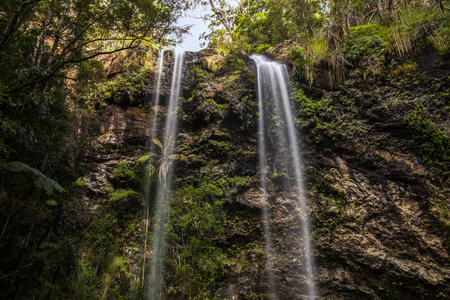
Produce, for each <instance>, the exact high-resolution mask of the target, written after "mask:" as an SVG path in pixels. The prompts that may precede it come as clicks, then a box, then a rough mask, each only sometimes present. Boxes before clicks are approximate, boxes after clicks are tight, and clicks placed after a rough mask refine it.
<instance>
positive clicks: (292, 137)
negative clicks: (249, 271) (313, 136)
mask: <svg viewBox="0 0 450 300" xmlns="http://www.w3.org/2000/svg"><path fill="white" fill-rule="evenodd" d="M251 58H252V59H253V60H254V61H255V63H256V67H257V76H258V102H259V114H260V120H259V151H260V162H259V167H260V172H261V178H260V179H261V187H262V189H263V190H264V196H263V197H264V199H263V200H264V202H265V201H266V200H267V199H266V198H267V196H266V194H267V179H266V169H267V167H266V164H265V159H266V149H267V147H268V145H267V143H266V141H265V135H266V134H267V133H265V128H266V124H265V120H266V118H265V117H264V106H265V105H270V106H273V107H275V109H274V113H275V118H276V119H277V122H276V123H277V125H276V127H278V129H277V130H278V132H277V135H278V141H279V145H277V147H282V146H283V145H282V143H280V141H283V140H287V143H288V145H289V148H290V149H291V155H290V156H289V157H286V159H291V162H290V163H291V164H292V166H293V168H294V176H295V185H296V188H297V198H298V205H299V208H300V213H299V215H300V220H301V225H302V232H301V233H302V238H303V243H304V244H303V246H304V250H305V266H306V279H307V284H306V286H307V294H308V298H309V299H316V292H315V287H314V280H313V279H314V278H313V265H314V262H313V257H312V246H311V241H310V236H311V227H310V222H309V216H308V212H307V205H306V197H305V188H304V185H303V178H302V172H301V153H300V147H299V143H298V139H297V134H296V131H295V126H294V119H293V115H292V109H291V103H290V98H291V97H290V96H291V93H290V91H289V86H290V84H289V79H288V78H289V76H288V73H287V70H286V67H285V66H284V65H282V64H280V63H278V62H274V61H269V60H267V59H266V58H265V57H263V56H255V55H254V56H252V57H251ZM280 102H281V103H280ZM280 110H282V111H280ZM282 127H284V128H282ZM265 222H268V217H267V212H263V223H265ZM267 231H269V230H267ZM264 233H265V234H266V229H265V230H264ZM265 239H266V243H267V241H268V240H269V241H270V239H269V238H267V237H266V238H265ZM269 246H270V247H271V245H269ZM266 251H271V250H270V249H267V246H266ZM267 255H270V252H269V254H267ZM269 267H270V265H269ZM268 272H269V271H268ZM272 276H273V275H272ZM270 280H271V279H270V276H269V285H270V284H271V282H270ZM270 292H271V294H272V290H271V291H270Z"/></svg>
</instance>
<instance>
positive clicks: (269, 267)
mask: <svg viewBox="0 0 450 300" xmlns="http://www.w3.org/2000/svg"><path fill="white" fill-rule="evenodd" d="M261 84H262V80H261V78H260V72H258V90H259V91H260V90H261V89H262V86H261ZM258 107H259V109H258V112H259V120H258V130H259V133H258V151H259V170H260V175H259V178H260V185H261V189H262V192H263V194H262V195H263V196H262V197H263V199H262V200H263V201H262V202H263V231H264V243H265V252H266V272H267V278H268V284H269V292H270V299H277V298H278V297H277V294H278V293H277V287H276V285H275V279H274V275H273V260H272V239H271V234H270V220H269V215H268V212H267V166H266V147H265V128H264V109H263V95H262V93H258Z"/></svg>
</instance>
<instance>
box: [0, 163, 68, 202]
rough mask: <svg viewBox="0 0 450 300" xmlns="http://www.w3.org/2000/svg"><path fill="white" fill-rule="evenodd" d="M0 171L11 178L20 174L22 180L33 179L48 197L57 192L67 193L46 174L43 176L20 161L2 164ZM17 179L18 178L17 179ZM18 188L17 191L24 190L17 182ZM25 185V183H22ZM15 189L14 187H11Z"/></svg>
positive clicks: (35, 184)
mask: <svg viewBox="0 0 450 300" xmlns="http://www.w3.org/2000/svg"><path fill="white" fill-rule="evenodd" d="M0 170H2V171H3V172H5V173H6V174H9V176H13V177H15V176H17V175H19V173H20V174H22V175H23V177H21V178H22V180H27V178H28V179H31V180H32V181H33V184H34V186H35V187H36V188H37V189H39V190H42V191H44V192H45V193H47V194H48V195H50V194H53V193H55V192H65V190H64V189H63V187H62V186H60V185H59V184H58V183H57V182H56V181H54V180H53V179H50V178H48V177H47V176H45V175H44V174H42V173H41V172H40V171H39V170H37V169H35V168H31V167H30V166H28V165H27V164H25V163H22V162H20V161H13V162H9V163H4V164H0ZM16 179H17V178H16ZM16 184H17V186H16V187H15V189H23V186H22V185H21V184H20V183H18V182H16ZM22 184H23V182H22ZM11 188H14V187H11Z"/></svg>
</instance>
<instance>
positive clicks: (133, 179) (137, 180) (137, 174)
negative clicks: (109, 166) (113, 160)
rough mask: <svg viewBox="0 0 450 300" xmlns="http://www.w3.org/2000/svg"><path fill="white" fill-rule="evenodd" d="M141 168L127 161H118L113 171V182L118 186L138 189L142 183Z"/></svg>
mask: <svg viewBox="0 0 450 300" xmlns="http://www.w3.org/2000/svg"><path fill="white" fill-rule="evenodd" d="M142 171H143V170H142V169H141V168H139V164H138V165H130V164H129V163H127V162H120V163H119V164H118V165H117V167H116V169H114V171H113V178H112V180H113V182H114V183H115V184H116V186H118V187H130V188H134V189H139V188H140V187H141V184H142V180H143V174H142Z"/></svg>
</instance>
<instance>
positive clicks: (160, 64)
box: [141, 50, 165, 284]
mask: <svg viewBox="0 0 450 300" xmlns="http://www.w3.org/2000/svg"><path fill="white" fill-rule="evenodd" d="M164 52H165V50H161V51H159V54H158V62H157V71H156V75H157V78H156V83H155V93H154V94H153V98H152V107H153V121H152V124H151V126H150V139H152V138H156V137H157V132H156V130H157V124H158V115H159V104H160V103H159V102H160V101H159V100H160V98H161V79H162V73H163V66H164ZM154 151H155V144H154V143H152V142H150V149H149V153H154ZM149 164H150V168H149V170H148V172H149V173H150V172H151V167H152V165H153V159H152V157H150V159H149ZM149 175H150V174H148V176H147V178H146V180H145V185H144V203H145V205H146V206H147V222H146V226H145V235H146V236H147V231H148V226H149V213H150V203H149V202H150V197H151V194H152V184H151V177H150V176H149ZM146 253H147V239H145V244H144V259H143V268H142V280H141V281H142V284H144V278H145V266H146V262H145V257H146V256H145V254H146Z"/></svg>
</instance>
